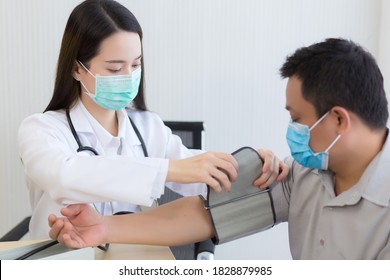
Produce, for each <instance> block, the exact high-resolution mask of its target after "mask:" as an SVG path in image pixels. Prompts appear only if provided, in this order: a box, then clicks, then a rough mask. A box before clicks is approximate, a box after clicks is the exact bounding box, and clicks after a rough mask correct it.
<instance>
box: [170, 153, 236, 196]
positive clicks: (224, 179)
mask: <svg viewBox="0 0 390 280" xmlns="http://www.w3.org/2000/svg"><path fill="white" fill-rule="evenodd" d="M237 173H238V163H237V161H236V159H235V158H234V157H233V156H232V155H231V154H227V153H218V152H206V153H203V154H200V155H197V156H193V157H189V158H185V159H179V160H170V161H169V168H168V176H167V179H166V181H167V182H177V183H182V184H187V183H205V184H207V185H209V186H210V187H211V188H213V189H214V190H215V191H217V192H220V191H221V190H222V186H223V187H224V189H225V191H230V188H231V182H233V181H234V180H236V178H237ZM221 185H222V186H221Z"/></svg>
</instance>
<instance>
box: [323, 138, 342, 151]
mask: <svg viewBox="0 0 390 280" xmlns="http://www.w3.org/2000/svg"><path fill="white" fill-rule="evenodd" d="M340 137H341V134H339V135H338V136H337V137H336V139H334V140H333V142H332V143H331V144H330V145H329V147H328V148H327V149H326V150H325V153H327V152H329V150H330V149H331V148H332V147H333V146H334V144H336V142H337V141H338V140H339V139H340Z"/></svg>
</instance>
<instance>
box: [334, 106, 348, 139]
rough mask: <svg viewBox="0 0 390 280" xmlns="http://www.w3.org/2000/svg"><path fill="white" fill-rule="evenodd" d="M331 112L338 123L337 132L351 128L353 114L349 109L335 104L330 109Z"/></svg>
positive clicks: (341, 132) (340, 132)
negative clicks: (351, 114)
mask: <svg viewBox="0 0 390 280" xmlns="http://www.w3.org/2000/svg"><path fill="white" fill-rule="evenodd" d="M330 113H331V115H332V116H333V117H334V119H335V122H336V123H337V134H343V133H344V132H346V131H347V130H349V129H350V128H351V116H350V114H349V111H348V110H347V109H345V108H343V107H340V106H335V107H333V108H332V109H331V110H330Z"/></svg>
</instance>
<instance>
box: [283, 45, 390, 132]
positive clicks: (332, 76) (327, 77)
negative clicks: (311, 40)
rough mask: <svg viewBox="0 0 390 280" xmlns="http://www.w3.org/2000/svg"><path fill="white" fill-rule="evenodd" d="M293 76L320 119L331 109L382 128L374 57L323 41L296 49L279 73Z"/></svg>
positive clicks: (382, 96) (383, 105) (382, 102)
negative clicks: (341, 110)
mask: <svg viewBox="0 0 390 280" xmlns="http://www.w3.org/2000/svg"><path fill="white" fill-rule="evenodd" d="M280 74H281V76H282V77H283V78H289V77H291V76H294V75H295V76H296V77H297V78H298V79H299V80H300V81H301V82H302V95H303V98H304V99H305V100H307V101H308V102H310V103H311V104H313V106H314V108H315V109H316V113H317V116H318V117H320V116H322V115H323V114H325V113H326V112H327V111H329V110H330V109H331V108H333V107H334V106H341V107H343V108H345V109H347V110H350V111H352V112H353V113H355V114H356V115H358V116H359V117H360V118H361V120H362V121H363V122H365V123H366V124H367V125H368V126H369V127H370V128H372V129H383V128H386V124H387V119H388V116H389V113H388V108H387V99H386V93H385V90H384V87H383V77H382V74H381V71H380V69H379V67H378V65H377V63H376V61H375V59H374V57H373V56H372V55H371V54H370V53H369V52H367V51H365V50H364V49H363V48H362V47H361V46H359V45H357V44H356V43H354V42H352V41H349V40H345V39H334V38H330V39H326V40H325V41H323V42H320V43H316V44H313V45H311V46H309V47H303V48H299V49H298V50H296V51H295V53H294V54H292V55H291V56H288V57H287V59H286V62H285V63H284V64H283V66H282V67H281V69H280Z"/></svg>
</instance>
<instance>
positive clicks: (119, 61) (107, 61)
mask: <svg viewBox="0 0 390 280" xmlns="http://www.w3.org/2000/svg"><path fill="white" fill-rule="evenodd" d="M141 57H142V54H140V55H139V56H138V57H137V58H136V59H135V60H138V59H140V58H141ZM105 62H106V63H126V61H125V60H120V59H113V60H106V61H105Z"/></svg>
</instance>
